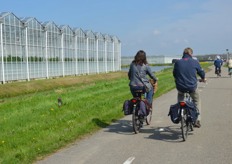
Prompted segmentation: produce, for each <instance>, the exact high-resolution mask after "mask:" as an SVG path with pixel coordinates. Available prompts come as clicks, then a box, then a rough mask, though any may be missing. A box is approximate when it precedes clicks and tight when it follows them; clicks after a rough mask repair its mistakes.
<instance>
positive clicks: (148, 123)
mask: <svg viewBox="0 0 232 164" xmlns="http://www.w3.org/2000/svg"><path fill="white" fill-rule="evenodd" d="M151 118H152V109H151V110H149V113H148V115H147V118H146V123H147V125H150V124H151Z"/></svg>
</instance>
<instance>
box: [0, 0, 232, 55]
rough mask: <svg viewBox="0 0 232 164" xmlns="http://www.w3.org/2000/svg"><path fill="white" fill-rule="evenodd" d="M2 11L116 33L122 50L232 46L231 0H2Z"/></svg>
mask: <svg viewBox="0 0 232 164" xmlns="http://www.w3.org/2000/svg"><path fill="white" fill-rule="evenodd" d="M0 4H1V5H0V13H1V12H12V13H13V14H15V15H16V16H17V17H20V18H21V17H34V18H36V19H37V20H38V21H41V22H46V21H53V22H54V23H55V24H57V25H68V26H70V27H71V28H81V29H83V30H91V31H93V32H100V33H102V34H109V35H113V36H116V37H117V38H118V39H119V40H120V41H121V45H122V48H121V50H122V56H134V55H135V54H136V52H137V51H138V50H144V51H145V52H146V53H147V55H149V56H153V55H156V56H159V55H164V56H178V55H181V54H182V53H183V50H184V49H185V48H186V47H191V48H192V49H193V53H194V54H195V55H206V54H223V53H226V49H228V50H229V52H230V51H231V52H232V18H231V13H232V1H231V0H54V1H52V0H50V1H49V0H0Z"/></svg>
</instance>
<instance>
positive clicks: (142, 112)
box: [130, 89, 152, 134]
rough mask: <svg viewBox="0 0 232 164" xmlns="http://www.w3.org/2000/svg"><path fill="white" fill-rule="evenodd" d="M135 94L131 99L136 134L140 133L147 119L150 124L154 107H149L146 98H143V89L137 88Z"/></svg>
mask: <svg viewBox="0 0 232 164" xmlns="http://www.w3.org/2000/svg"><path fill="white" fill-rule="evenodd" d="M135 95H136V96H134V97H133V98H132V99H131V100H130V101H131V103H132V125H133V130H134V132H135V134H137V133H139V131H140V129H141V128H142V127H143V123H144V122H145V121H146V123H147V125H150V123H151V119H152V108H150V109H149V105H148V104H147V103H148V102H147V100H146V98H144V99H143V98H142V96H143V95H144V91H143V90H142V89H138V90H135Z"/></svg>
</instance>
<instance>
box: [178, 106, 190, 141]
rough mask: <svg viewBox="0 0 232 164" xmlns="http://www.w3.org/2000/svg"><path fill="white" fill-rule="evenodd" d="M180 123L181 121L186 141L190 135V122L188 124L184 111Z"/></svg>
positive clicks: (183, 136)
mask: <svg viewBox="0 0 232 164" xmlns="http://www.w3.org/2000/svg"><path fill="white" fill-rule="evenodd" d="M182 110H184V109H182ZM180 123H181V133H182V138H183V141H186V140H187V137H188V124H187V114H186V112H184V113H183V115H181V120H180Z"/></svg>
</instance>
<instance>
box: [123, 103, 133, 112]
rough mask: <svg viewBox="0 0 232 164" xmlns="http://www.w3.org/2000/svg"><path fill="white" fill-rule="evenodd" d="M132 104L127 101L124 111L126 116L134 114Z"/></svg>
mask: <svg viewBox="0 0 232 164" xmlns="http://www.w3.org/2000/svg"><path fill="white" fill-rule="evenodd" d="M132 110H133V108H132V102H131V101H130V100H125V101H124V103H123V107H122V111H123V112H124V115H130V114H132Z"/></svg>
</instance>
